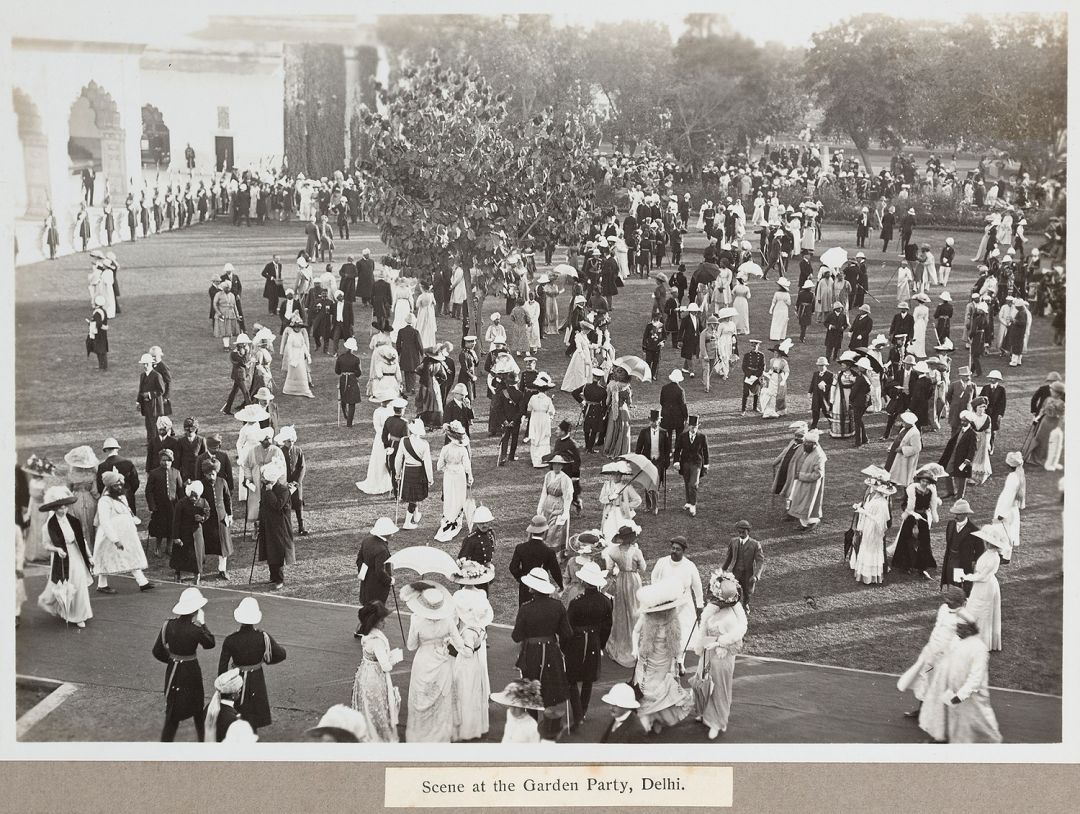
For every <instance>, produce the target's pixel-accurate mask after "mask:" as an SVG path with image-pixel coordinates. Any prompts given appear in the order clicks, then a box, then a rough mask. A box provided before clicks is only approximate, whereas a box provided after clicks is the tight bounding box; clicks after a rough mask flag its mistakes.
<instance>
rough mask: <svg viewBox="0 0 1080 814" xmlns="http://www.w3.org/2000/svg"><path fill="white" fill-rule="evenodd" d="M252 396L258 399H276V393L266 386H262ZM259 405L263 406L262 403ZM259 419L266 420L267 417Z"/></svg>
mask: <svg viewBox="0 0 1080 814" xmlns="http://www.w3.org/2000/svg"><path fill="white" fill-rule="evenodd" d="M252 398H253V399H255V400H256V401H273V400H274V394H273V393H271V392H270V388H269V387H265V386H264V387H260V388H259V390H258V392H257V393H255V395H254V396H252ZM258 406H262V405H258ZM245 409H246V408H245ZM263 409H266V408H265V407H264V408H263ZM259 420H260V421H264V420H265V419H259Z"/></svg>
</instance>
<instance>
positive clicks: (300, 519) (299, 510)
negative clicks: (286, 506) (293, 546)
mask: <svg viewBox="0 0 1080 814" xmlns="http://www.w3.org/2000/svg"><path fill="white" fill-rule="evenodd" d="M295 499H296V496H295V495H293V500H295ZM293 514H295V515H296V530H297V532H299V533H300V534H303V533H304V505H303V504H302V503H301V504H300V505H298V506H293Z"/></svg>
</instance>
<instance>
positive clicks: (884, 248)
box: [881, 240, 889, 253]
mask: <svg viewBox="0 0 1080 814" xmlns="http://www.w3.org/2000/svg"><path fill="white" fill-rule="evenodd" d="M888 250H889V241H888V240H882V241H881V251H882V252H883V253H884V252H887V251H888Z"/></svg>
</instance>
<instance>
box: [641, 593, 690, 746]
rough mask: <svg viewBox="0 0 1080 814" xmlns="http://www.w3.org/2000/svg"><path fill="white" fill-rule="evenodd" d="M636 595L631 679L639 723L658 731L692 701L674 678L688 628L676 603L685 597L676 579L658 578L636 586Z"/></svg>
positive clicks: (684, 711)
mask: <svg viewBox="0 0 1080 814" xmlns="http://www.w3.org/2000/svg"><path fill="white" fill-rule="evenodd" d="M637 599H638V607H639V609H640V611H641V616H640V618H639V619H638V622H637V625H636V626H635V627H634V635H633V640H634V652H635V654H636V655H637V668H636V669H635V670H634V683H635V684H636V685H637V686H638V687H640V688H641V692H642V698H641V707H640V708H639V709H638V715H639V717H640V718H641V723H642V726H644V727H645V728H646V729H650V728H651V729H652V731H653V732H654V733H659V732H660V731H661V730H662V729H663V728H664V727H665V726H672V725H674V724H677V723H678V722H679V721H681V720H682V719H683V718H685V717H686V716H687V715H689V714H690V710H691V709H692V708H693V705H694V699H693V697H692V696H691V694H690V692H689V691H688V690H686V689H684V688H683V687H682V686H681V685H680V684H679V682H678V681H677V680H676V678H675V670H676V665H677V663H678V662H679V660H680V658H681V656H682V653H683V650H684V649H685V648H686V645H687V640H688V639H689V637H690V632H691V631H690V630H683V626H682V625H681V624H680V623H679V607H680V606H681V605H682V604H684V603H685V601H686V598H685V596H684V595H683V588H682V585H681V584H680V583H679V582H678V581H676V580H660V581H658V582H654V583H652V584H650V585H646V586H644V587H643V588H641V589H639V590H638V593H637Z"/></svg>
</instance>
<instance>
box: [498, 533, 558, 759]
mask: <svg viewBox="0 0 1080 814" xmlns="http://www.w3.org/2000/svg"><path fill="white" fill-rule="evenodd" d="M540 545H543V543H542V542H541V543H540ZM545 547H546V546H545ZM551 553H552V556H554V552H551ZM556 567H557V565H556ZM551 576H552V575H551V574H550V573H549V572H548V571H545V570H544V569H543V568H540V567H537V568H533V569H531V570H530V571H528V572H526V573H525V574H523V575H522V577H521V588H522V589H523V590H524V591H525V592H526V593H527V594H528V597H529V598H528V599H527V600H526V601H524V602H523V603H522V604H521V606H520V607H519V608H518V612H517V619H516V620H515V621H514V630H513V632H511V634H510V638H511V639H513V640H514V641H515V642H518V643H519V644H520V645H521V651H520V653H519V654H518V659H517V662H516V666H517V668H518V669H519V670H520V671H521V677H522V678H525V679H533V680H539V681H540V693H541V695H542V696H543V699H544V712H543V718H542V720H541V721H540V726H539V729H540V737H541V738H543V739H544V740H549V741H551V740H555V739H556V738H557V737H558V735H559V732H560V731H561V729H562V717H563V715H564V712H565V709H566V707H565V704H566V700H567V698H568V697H569V695H570V688H569V686H568V685H567V682H566V667H565V664H564V662H563V648H565V647H566V646H567V645H568V644H569V642H570V640H571V639H572V638H573V636H574V631H573V629H572V628H571V627H570V621H569V619H567V616H566V608H564V607H563V603H562V602H560V601H559V600H558V599H556V598H555V597H553V596H552V594H553V593H555V591H557V590H558V588H557V587H556V585H555V583H553V582H552V581H551ZM560 580H561V576H560ZM559 587H561V582H560V584H559Z"/></svg>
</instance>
